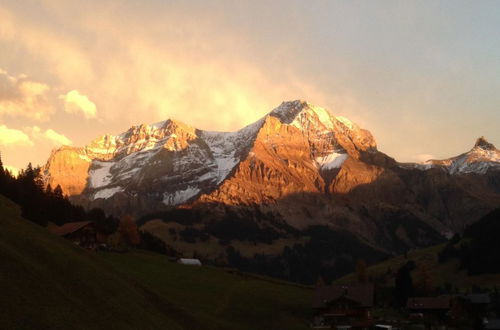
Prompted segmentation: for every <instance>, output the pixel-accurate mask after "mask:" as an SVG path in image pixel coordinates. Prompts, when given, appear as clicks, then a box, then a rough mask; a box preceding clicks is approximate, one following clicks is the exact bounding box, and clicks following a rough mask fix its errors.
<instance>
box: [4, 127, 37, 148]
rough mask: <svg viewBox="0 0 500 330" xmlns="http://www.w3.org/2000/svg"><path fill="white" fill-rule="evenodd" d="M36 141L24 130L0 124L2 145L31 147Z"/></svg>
mask: <svg viewBox="0 0 500 330" xmlns="http://www.w3.org/2000/svg"><path fill="white" fill-rule="evenodd" d="M33 145H34V143H33V141H31V139H30V137H29V136H28V135H27V134H26V133H24V132H23V131H20V130H17V129H11V128H8V127H7V126H5V125H0V146H5V147H17V146H22V147H26V146H28V147H31V146H33Z"/></svg>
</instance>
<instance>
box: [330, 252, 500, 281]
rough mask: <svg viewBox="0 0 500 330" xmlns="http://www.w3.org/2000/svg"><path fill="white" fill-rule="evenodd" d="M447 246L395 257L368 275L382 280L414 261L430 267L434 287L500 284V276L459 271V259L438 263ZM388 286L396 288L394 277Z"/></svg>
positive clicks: (415, 276)
mask: <svg viewBox="0 0 500 330" xmlns="http://www.w3.org/2000/svg"><path fill="white" fill-rule="evenodd" d="M444 246H445V244H440V245H436V246H432V247H428V248H424V249H419V250H414V251H411V252H409V253H408V258H405V257H404V256H398V257H394V258H391V259H388V260H385V261H383V262H381V263H378V264H376V265H373V266H371V267H368V269H367V274H368V276H370V277H373V278H380V277H381V276H382V275H383V274H385V273H386V272H387V269H389V268H390V269H392V271H393V272H394V273H395V272H397V270H398V269H399V268H400V267H401V266H402V265H404V264H405V263H406V262H407V261H408V260H413V261H415V263H416V264H417V268H418V266H419V265H422V264H426V265H427V266H428V267H429V273H430V277H431V278H432V280H433V286H434V287H442V286H443V285H444V284H445V283H451V284H453V286H454V287H457V288H460V289H470V288H471V287H472V286H475V285H476V286H481V287H493V286H495V285H497V286H498V285H499V284H500V274H483V275H477V276H469V275H467V272H466V271H465V270H461V269H459V268H460V267H459V266H460V264H459V261H458V260H457V259H453V260H450V261H447V262H445V263H439V262H438V254H439V252H441V250H442V249H443V248H444ZM412 276H413V280H414V283H415V282H416V281H417V280H418V276H419V271H418V269H416V270H415V271H413V272H412ZM355 279H356V274H349V275H347V276H344V277H342V278H341V279H339V280H337V282H338V283H346V282H350V281H353V280H355ZM387 285H388V286H394V277H389V281H388V282H387Z"/></svg>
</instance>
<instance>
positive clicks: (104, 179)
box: [89, 161, 115, 188]
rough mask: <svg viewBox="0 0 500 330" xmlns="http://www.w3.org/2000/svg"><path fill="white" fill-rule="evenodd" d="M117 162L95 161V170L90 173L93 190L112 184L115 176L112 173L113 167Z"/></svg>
mask: <svg viewBox="0 0 500 330" xmlns="http://www.w3.org/2000/svg"><path fill="white" fill-rule="evenodd" d="M113 165H115V162H101V161H94V163H93V169H92V170H90V172H89V180H90V187H91V188H100V187H104V186H107V185H108V184H110V183H111V180H112V179H113V175H112V174H111V173H110V170H111V167H112V166H113Z"/></svg>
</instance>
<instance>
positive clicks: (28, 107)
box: [0, 69, 55, 121]
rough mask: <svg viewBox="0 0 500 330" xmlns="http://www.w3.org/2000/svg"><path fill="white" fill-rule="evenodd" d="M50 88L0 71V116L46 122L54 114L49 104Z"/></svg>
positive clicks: (26, 78)
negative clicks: (20, 117)
mask: <svg viewBox="0 0 500 330" xmlns="http://www.w3.org/2000/svg"><path fill="white" fill-rule="evenodd" d="M50 90H51V88H50V87H49V86H48V85H46V84H44V83H40V82H36V81H33V80H30V79H28V77H27V76H26V75H19V76H17V77H14V76H11V75H10V74H9V73H8V72H7V71H5V70H2V69H0V116H2V115H9V116H22V117H27V118H31V119H35V120H42V121H44V120H47V119H48V118H49V117H50V115H52V114H53V113H54V112H55V108H54V107H53V106H52V105H51V103H50Z"/></svg>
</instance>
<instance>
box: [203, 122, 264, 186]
mask: <svg viewBox="0 0 500 330" xmlns="http://www.w3.org/2000/svg"><path fill="white" fill-rule="evenodd" d="M263 122H264V119H260V120H258V121H257V122H255V123H253V124H251V125H248V126H246V127H244V128H243V129H241V130H239V131H237V132H211V131H200V137H201V138H202V139H203V140H204V141H205V143H206V144H207V145H208V147H209V148H210V151H211V152H212V155H213V157H214V162H215V164H216V165H217V168H216V174H215V176H216V178H217V184H219V183H221V182H222V181H224V179H225V178H226V177H227V176H228V175H229V173H231V171H232V170H233V169H234V167H235V166H236V165H237V164H238V163H239V162H240V161H241V158H240V157H238V156H239V155H237V153H238V152H239V151H241V150H244V149H246V148H248V147H249V146H250V143H251V142H252V140H253V137H254V136H255V135H256V134H257V132H258V131H259V129H260V128H261V127H262V124H263Z"/></svg>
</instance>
